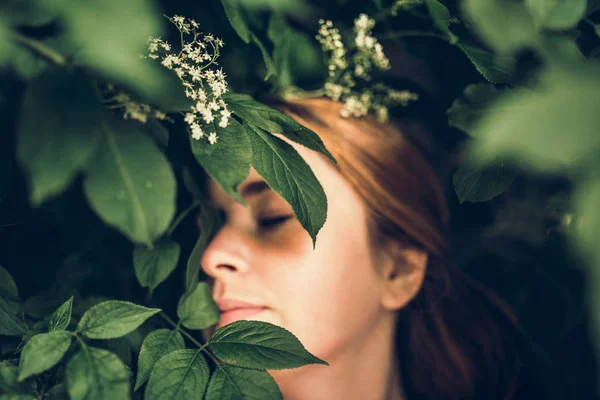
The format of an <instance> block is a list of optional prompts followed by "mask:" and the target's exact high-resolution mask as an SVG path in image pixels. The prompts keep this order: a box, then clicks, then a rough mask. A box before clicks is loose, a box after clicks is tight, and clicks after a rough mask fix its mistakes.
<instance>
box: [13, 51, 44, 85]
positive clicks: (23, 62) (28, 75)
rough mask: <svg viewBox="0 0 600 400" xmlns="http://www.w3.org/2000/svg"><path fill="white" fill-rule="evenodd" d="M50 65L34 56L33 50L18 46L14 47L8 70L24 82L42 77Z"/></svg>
mask: <svg viewBox="0 0 600 400" xmlns="http://www.w3.org/2000/svg"><path fill="white" fill-rule="evenodd" d="M49 65H50V64H49V63H48V62H47V61H46V60H45V59H43V58H41V57H39V56H37V55H35V54H33V53H32V52H31V50H29V49H27V48H25V47H23V46H19V45H17V44H14V45H13V50H12V52H11V57H10V61H9V62H8V68H9V69H10V70H11V71H12V72H13V73H15V74H16V75H17V76H18V77H19V78H20V79H22V80H24V81H29V80H32V79H35V78H37V77H38V76H40V75H41V74H42V73H43V72H44V71H45V70H46V68H48V67H49Z"/></svg>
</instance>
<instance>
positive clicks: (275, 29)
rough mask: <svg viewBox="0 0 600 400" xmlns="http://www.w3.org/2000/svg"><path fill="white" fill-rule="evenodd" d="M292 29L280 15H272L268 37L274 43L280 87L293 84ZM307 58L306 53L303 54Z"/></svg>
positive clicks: (274, 61) (274, 57) (274, 55)
mask: <svg viewBox="0 0 600 400" xmlns="http://www.w3.org/2000/svg"><path fill="white" fill-rule="evenodd" d="M292 32H293V31H292V28H291V27H290V26H289V25H288V24H287V23H286V21H285V18H284V16H283V15H281V14H280V13H276V12H274V13H272V14H271V17H270V18H269V26H268V28H267V36H268V38H269V40H271V42H272V43H273V64H274V67H275V71H276V75H277V84H278V85H279V86H283V87H285V86H288V85H291V84H292V83H293V78H292V75H291V72H290V68H291V66H290V50H291V44H292ZM302 56H303V57H306V52H304V53H303V54H302Z"/></svg>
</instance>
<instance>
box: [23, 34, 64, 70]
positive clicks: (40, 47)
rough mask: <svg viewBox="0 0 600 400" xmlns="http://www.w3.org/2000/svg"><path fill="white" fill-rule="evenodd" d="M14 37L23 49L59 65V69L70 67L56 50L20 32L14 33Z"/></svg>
mask: <svg viewBox="0 0 600 400" xmlns="http://www.w3.org/2000/svg"><path fill="white" fill-rule="evenodd" d="M13 37H14V39H15V41H16V42H17V43H19V44H20V45H22V46H23V47H26V48H28V49H29V50H31V51H32V52H34V53H35V54H37V55H38V56H40V57H42V58H45V59H46V60H48V61H50V62H52V63H54V64H56V65H58V66H59V67H67V66H68V65H69V62H68V61H67V58H66V57H64V56H63V55H62V54H60V53H58V52H56V51H55V50H54V49H52V48H50V47H48V46H47V45H46V44H44V43H43V42H41V41H39V40H36V39H32V38H30V37H27V36H24V35H22V34H20V33H18V32H14V33H13Z"/></svg>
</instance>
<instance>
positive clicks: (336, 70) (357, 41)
mask: <svg viewBox="0 0 600 400" xmlns="http://www.w3.org/2000/svg"><path fill="white" fill-rule="evenodd" d="M408 1H409V0H406V2H408ZM420 2H421V3H422V2H423V0H420ZM319 24H320V25H321V27H320V29H319V34H318V35H317V36H316V38H317V40H318V41H319V43H320V44H321V48H322V49H323V51H324V52H326V53H328V55H329V60H328V66H327V67H328V71H329V77H328V79H327V80H326V82H325V86H324V90H325V95H326V96H327V97H330V98H331V99H333V100H335V101H341V102H342V103H343V104H344V105H343V107H342V109H341V110H340V115H341V116H342V117H344V118H348V117H351V116H353V117H361V116H363V115H366V114H368V113H369V111H373V112H374V113H375V116H376V118H377V120H378V121H381V122H385V121H386V120H387V119H388V117H389V108H390V107H393V106H396V105H402V106H406V105H408V103H409V102H410V101H413V100H417V99H418V96H417V95H416V94H415V93H412V92H409V91H406V90H394V89H393V88H391V87H388V86H386V85H385V84H383V83H381V82H370V81H371V79H372V72H373V70H374V69H379V70H387V69H390V68H391V66H390V62H389V59H388V58H387V57H386V55H385V53H384V51H383V46H382V45H381V43H379V42H378V41H377V39H376V38H375V37H374V36H373V35H372V33H371V31H372V29H373V28H374V27H375V20H374V19H373V18H370V17H369V16H368V15H366V14H360V15H359V16H358V18H356V19H355V20H354V33H355V37H354V41H353V44H354V46H355V48H353V49H350V50H351V52H350V53H349V52H348V51H347V50H346V49H345V47H344V45H343V43H342V40H341V35H340V33H339V30H338V29H337V28H334V27H333V22H331V21H324V20H322V19H321V20H319ZM359 82H363V84H362V85H360V86H359V85H358V83H359ZM358 87H362V88H363V89H361V90H357V89H356V88H358Z"/></svg>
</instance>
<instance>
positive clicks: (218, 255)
mask: <svg viewBox="0 0 600 400" xmlns="http://www.w3.org/2000/svg"><path fill="white" fill-rule="evenodd" d="M249 240H250V239H249V238H248V237H247V235H246V234H245V233H244V232H242V231H241V230H240V227H235V226H233V225H231V224H227V223H226V224H225V225H223V227H222V228H221V229H220V230H219V232H218V233H217V234H216V235H215V236H214V237H213V239H212V240H211V241H210V242H209V243H208V245H207V247H206V248H205V249H204V254H203V255H202V259H201V260H200V264H201V267H202V269H203V270H204V272H205V273H206V274H207V275H208V276H209V277H210V278H212V279H214V280H215V281H222V282H223V281H226V280H227V279H229V278H231V277H232V276H233V275H235V274H245V273H247V272H248V270H249V265H250V259H249V256H250V250H249V246H250V244H249V243H248V242H249Z"/></svg>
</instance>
